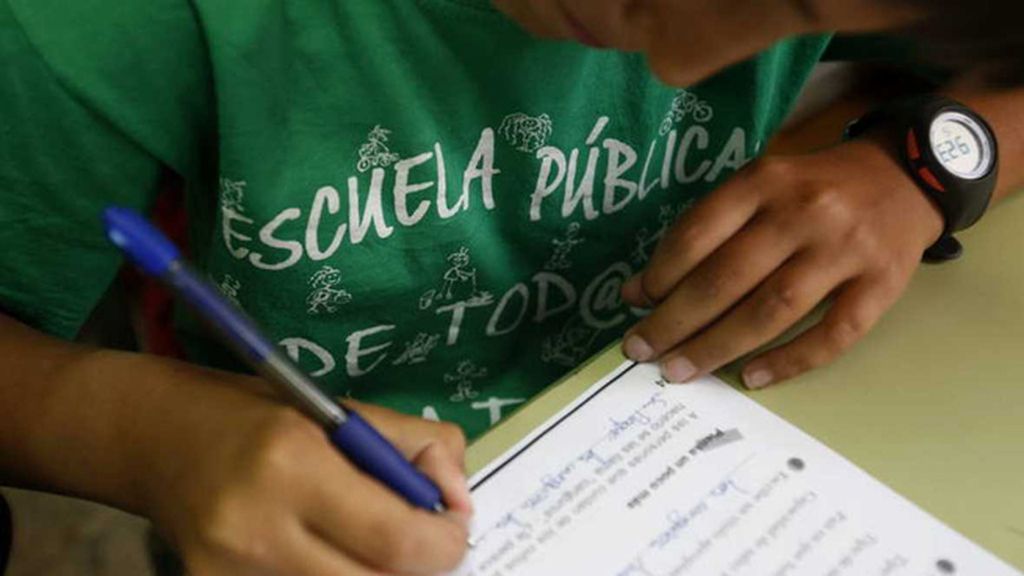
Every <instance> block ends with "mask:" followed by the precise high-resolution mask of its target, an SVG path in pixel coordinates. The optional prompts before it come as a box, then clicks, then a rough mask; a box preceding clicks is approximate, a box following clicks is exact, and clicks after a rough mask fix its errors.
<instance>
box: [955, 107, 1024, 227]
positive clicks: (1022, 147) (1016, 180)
mask: <svg viewBox="0 0 1024 576" xmlns="http://www.w3.org/2000/svg"><path fill="white" fill-rule="evenodd" d="M950 96H951V97H952V98H954V99H955V100H958V101H960V102H962V103H963V104H965V105H966V106H968V107H970V108H973V109H974V110H975V111H977V112H978V113H979V114H981V115H982V117H984V118H985V119H986V120H988V122H989V124H991V125H992V129H993V130H995V132H996V138H997V139H998V140H999V158H1000V167H999V170H1000V172H999V182H998V184H997V187H996V192H995V195H994V197H993V202H996V201H998V200H1002V199H1003V198H1006V197H1007V196H1009V195H1010V194H1012V193H1014V192H1017V191H1019V190H1020V189H1021V187H1024V88H1017V89H1013V90H1003V91H988V92H985V91H964V90H952V91H950ZM978 225H979V226H984V225H985V220H984V219H982V220H981V221H980V222H979V223H978Z"/></svg>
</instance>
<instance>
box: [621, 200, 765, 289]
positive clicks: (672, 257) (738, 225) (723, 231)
mask: <svg viewBox="0 0 1024 576" xmlns="http://www.w3.org/2000/svg"><path fill="white" fill-rule="evenodd" d="M757 208H758V200H757V198H756V196H754V195H753V194H751V193H749V192H747V191H746V189H745V188H742V187H735V186H732V185H727V186H726V187H725V188H722V189H720V190H717V191H716V192H715V193H714V194H712V195H711V196H709V197H707V198H705V199H704V200H702V201H701V202H700V203H698V204H697V205H696V206H695V207H694V208H693V209H692V210H690V211H689V212H688V213H687V214H686V215H685V216H684V217H683V218H682V219H681V220H680V221H679V222H678V223H677V224H676V225H675V226H673V227H672V229H671V230H669V232H668V233H667V234H666V235H665V237H664V238H662V240H661V242H660V243H659V244H658V247H657V248H656V249H655V251H654V255H653V256H652V257H651V261H650V263H649V264H648V266H647V269H646V270H644V272H643V273H642V274H638V275H637V276H634V277H633V278H632V279H630V281H629V282H627V283H626V285H625V286H624V287H623V289H622V296H623V299H624V300H625V301H626V302H627V303H628V304H630V305H633V306H637V307H645V306H649V305H650V304H652V303H658V302H661V301H662V300H663V299H664V298H665V297H667V296H668V295H669V294H670V293H671V292H672V290H673V289H674V288H675V286H676V284H678V283H679V281H680V280H681V279H683V278H685V277H686V276H687V275H688V274H690V272H692V271H693V270H694V269H695V268H696V267H697V266H698V265H699V264H700V263H701V262H703V261H704V260H705V259H706V258H708V256H710V255H711V254H712V253H713V252H715V251H716V250H717V249H718V248H719V247H720V246H722V244H724V243H725V242H726V241H728V240H729V239H730V238H732V237H733V236H734V235H736V233H737V232H739V231H740V230H741V229H742V228H743V227H744V226H746V225H747V223H748V222H749V221H750V220H751V219H752V218H753V217H754V214H755V213H756V211H757Z"/></svg>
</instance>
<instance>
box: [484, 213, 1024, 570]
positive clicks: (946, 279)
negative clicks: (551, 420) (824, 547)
mask: <svg viewBox="0 0 1024 576" xmlns="http://www.w3.org/2000/svg"><path fill="white" fill-rule="evenodd" d="M962 239H963V241H964V244H965V246H966V254H965V256H964V258H963V259H961V260H960V261H958V262H955V263H952V264H946V265H943V266H925V267H922V268H921V270H920V272H919V273H918V274H917V276H916V278H915V279H914V281H913V284H912V285H911V288H910V290H909V291H908V292H907V294H906V295H905V296H904V298H903V299H902V300H901V301H900V302H899V303H898V304H897V305H896V306H895V307H894V308H893V309H892V310H890V312H889V314H888V315H887V316H886V317H885V318H884V319H883V320H882V322H881V324H880V325H879V326H878V327H877V328H876V329H875V330H874V331H873V332H872V333H871V335H870V336H869V337H868V338H867V339H866V340H865V341H864V342H862V343H861V344H860V345H859V346H857V347H856V348H855V349H854V350H853V351H851V352H850V353H849V354H848V355H846V356H845V357H844V358H842V359H841V360H840V361H838V362H837V363H836V364H834V365H833V366H830V367H828V368H824V369H821V370H818V371H816V372H813V373H811V374H808V375H805V376H803V377H802V378H800V379H797V380H794V381H792V382H788V383H785V384H782V385H779V386H775V387H773V388H771V389H769V390H766V391H762V392H756V393H752V394H751V397H752V398H754V399H755V400H756V401H757V402H759V403H760V404H762V405H763V406H765V407H766V408H768V409H770V410H772V411H773V412H775V413H776V414H779V415H780V416H782V417H783V418H785V419H787V420H789V421H790V422H792V423H793V424H795V425H797V426H799V427H800V428H802V429H803V430H805V431H806V432H808V433H810V434H812V435H813V436H815V437H817V438H818V439H819V440H821V441H823V442H824V443H825V444H827V445H828V446H830V447H831V448H833V449H834V450H836V451H838V452H839V453H841V454H843V455H844V456H846V457H847V458H849V459H850V460H852V461H853V462H854V463H856V464H857V465H858V466H860V467H861V468H863V469H865V470H866V471H868V472H869V473H871V474H873V475H874V476H875V477H876V478H878V479H879V480H881V481H882V482H884V483H885V484H887V485H889V486H890V487H892V488H893V489H894V490H896V491H897V492H900V493H901V494H903V495H905V496H906V497H908V498H910V499H911V500H912V501H914V502H915V503H917V505H918V506H920V507H922V508H923V509H925V510H927V511H928V512H930V513H931V514H932V515H934V516H935V517H937V518H939V519H940V520H942V521H944V522H946V523H947V524H949V525H950V526H951V527H953V528H954V529H956V530H958V531H959V532H961V533H962V534H964V535H965V536H967V537H968V538H970V539H972V540H974V541H975V542H977V543H978V544H980V545H982V546H984V547H985V548H987V549H989V550H990V551H992V552H993V553H994V554H996V555H997V556H999V557H1001V558H1003V559H1004V560H1006V561H1008V562H1010V563H1011V564H1013V565H1015V566H1016V567H1018V568H1020V569H1024V193H1019V194H1017V195H1015V196H1014V197H1011V198H1010V199H1009V200H1006V201H1004V202H1003V203H1002V204H1000V205H999V206H997V207H995V208H994V209H993V210H992V211H991V213H990V214H989V215H988V216H987V217H986V218H985V219H984V220H983V221H982V223H981V224H980V225H979V226H978V227H977V228H976V229H975V230H971V231H969V232H968V233H966V234H964V235H963V236H962ZM621 360H622V358H621V356H619V355H618V354H615V353H611V354H605V355H603V356H600V357H599V358H598V360H596V361H594V362H592V363H590V364H588V365H587V366H585V367H584V368H582V369H581V370H580V371H579V372H577V373H576V374H574V375H572V376H570V377H569V378H567V379H566V380H563V381H562V382H561V383H559V384H557V385H555V386H553V387H552V388H550V389H549V390H548V391H547V392H545V393H544V394H543V395H541V396H539V397H538V398H537V399H536V400H534V401H533V402H531V403H530V404H529V405H527V406H526V407H525V408H523V409H522V410H520V411H519V412H517V413H515V414H513V415H512V416H511V417H510V418H509V419H508V420H506V421H505V422H504V423H502V424H501V425H499V426H498V427H497V428H495V429H494V430H493V431H491V432H490V433H488V434H487V435H485V436H484V437H482V438H481V439H480V440H478V441H477V442H475V443H474V444H473V445H472V446H471V447H470V449H469V454H468V457H469V466H470V469H471V470H477V469H479V468H480V467H481V466H483V465H484V464H485V463H486V462H488V461H490V460H492V459H494V458H495V457H497V456H498V455H500V454H501V453H502V452H503V451H504V450H505V449H507V448H509V447H510V446H511V445H512V444H513V443H515V441H516V440H518V439H519V438H520V437H522V436H523V435H525V434H526V433H527V432H529V431H530V430H532V429H533V428H534V427H536V426H538V425H539V424H541V423H542V422H544V420H546V419H547V418H548V417H550V416H551V415H553V414H554V413H555V412H557V411H558V409H559V408H560V407H561V406H563V405H565V404H566V403H568V402H569V401H571V400H572V399H573V398H574V397H576V396H577V395H578V394H579V393H581V392H582V391H583V390H585V389H586V388H587V387H588V386H589V384H591V383H592V382H594V381H595V380H596V379H597V378H599V377H600V376H601V375H602V374H603V373H605V372H607V371H608V370H610V369H611V368H613V367H615V366H616V365H618V364H619V363H620V362H621Z"/></svg>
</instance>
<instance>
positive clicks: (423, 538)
mask: <svg viewBox="0 0 1024 576" xmlns="http://www.w3.org/2000/svg"><path fill="white" fill-rule="evenodd" d="M330 460H331V462H324V464H323V469H322V471H320V472H319V476H321V477H322V478H323V481H322V482H319V483H318V489H317V490H315V491H314V492H313V493H311V494H309V495H308V497H307V498H305V499H304V502H305V506H306V509H305V510H303V517H304V518H306V519H307V522H308V525H309V528H310V529H312V530H313V531H315V532H316V533H317V534H320V535H321V536H322V537H323V538H324V540H326V541H327V542H328V543H329V544H330V545H332V546H334V547H336V548H338V549H340V550H344V551H346V552H347V553H349V554H350V555H352V556H353V557H354V558H356V559H358V560H360V561H361V562H363V563H364V564H366V565H367V566H370V567H372V568H374V569H378V570H382V571H386V572H397V573H403V574H405V573H408V574H436V573H440V572H444V571H447V570H451V569H452V568H454V567H455V566H456V565H457V564H458V563H459V561H460V560H461V558H462V556H463V554H464V553H465V548H466V538H467V536H468V534H467V532H466V528H465V527H464V526H463V525H462V523H460V522H458V521H456V520H454V519H452V518H450V517H446V516H443V515H439V514H435V513H433V512H426V511H423V510H420V509H417V508H413V507H412V506H411V505H409V504H408V503H406V502H405V501H404V500H402V499H401V498H400V497H399V496H397V495H395V494H394V493H393V492H391V491H390V490H389V489H388V488H386V487H385V486H383V485H382V484H380V483H379V482H377V481H376V480H374V479H372V478H370V477H368V476H366V475H364V474H362V473H361V472H359V471H358V470H356V469H355V468H354V467H353V466H352V465H351V464H349V463H348V462H347V461H345V460H343V459H341V458H333V459H330Z"/></svg>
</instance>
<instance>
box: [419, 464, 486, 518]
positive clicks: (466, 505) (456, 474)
mask: <svg viewBox="0 0 1024 576" xmlns="http://www.w3.org/2000/svg"><path fill="white" fill-rule="evenodd" d="M413 464H415V465H416V467H417V468H419V469H420V470H422V471H423V473H424V474H426V475H427V476H428V477H429V478H430V479H431V480H433V481H434V482H435V483H436V484H437V487H438V488H440V489H441V493H442V494H443V495H444V503H445V506H447V508H448V512H449V513H451V514H453V515H454V516H455V518H456V519H457V520H458V521H459V522H461V523H462V524H463V525H464V526H468V525H469V519H470V517H471V516H472V515H473V498H472V496H471V495H470V493H469V487H468V486H467V485H466V475H465V473H464V472H463V470H462V467H461V466H460V465H458V464H456V462H455V460H454V459H452V457H451V455H450V454H449V453H448V452H447V450H446V449H445V448H444V447H443V446H441V445H440V444H431V445H430V446H427V448H426V449H425V450H423V451H422V452H420V453H419V455H418V456H417V457H416V459H415V460H413Z"/></svg>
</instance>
